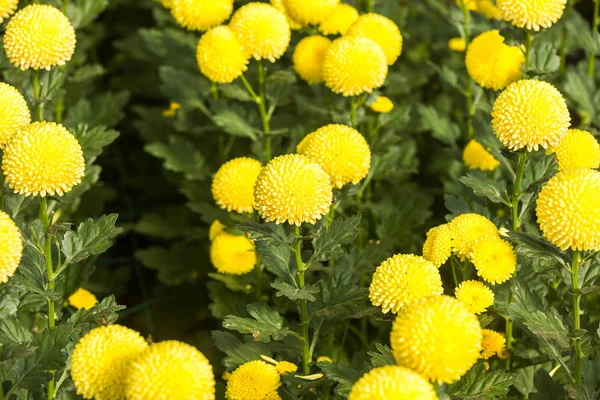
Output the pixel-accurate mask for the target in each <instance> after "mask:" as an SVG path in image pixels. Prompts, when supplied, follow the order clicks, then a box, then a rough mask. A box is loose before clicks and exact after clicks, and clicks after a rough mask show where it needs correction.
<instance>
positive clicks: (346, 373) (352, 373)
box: [317, 362, 362, 395]
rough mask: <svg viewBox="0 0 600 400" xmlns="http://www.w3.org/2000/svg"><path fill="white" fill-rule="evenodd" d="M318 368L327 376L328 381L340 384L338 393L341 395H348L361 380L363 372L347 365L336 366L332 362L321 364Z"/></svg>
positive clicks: (318, 364)
mask: <svg viewBox="0 0 600 400" xmlns="http://www.w3.org/2000/svg"><path fill="white" fill-rule="evenodd" d="M317 366H318V367H319V368H321V371H323V373H324V374H325V376H326V377H327V379H330V380H332V381H335V382H337V383H338V388H337V389H336V393H338V394H340V395H348V394H349V393H350V389H352V386H353V385H354V383H355V382H356V381H357V380H359V379H360V377H361V375H362V374H361V372H360V371H357V370H355V369H354V368H351V367H347V366H345V365H340V364H335V363H332V362H319V363H317Z"/></svg>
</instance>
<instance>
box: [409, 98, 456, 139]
mask: <svg viewBox="0 0 600 400" xmlns="http://www.w3.org/2000/svg"><path fill="white" fill-rule="evenodd" d="M418 110H419V115H420V116H421V124H422V125H423V128H424V129H426V130H429V131H431V135H432V136H433V137H434V138H436V139H438V140H439V141H440V142H442V143H445V144H449V145H454V144H455V143H456V140H457V139H458V138H459V137H460V130H459V129H458V126H457V125H456V124H455V123H453V122H452V121H451V120H450V119H449V118H447V117H445V116H444V115H441V114H440V113H438V111H437V110H436V109H435V108H434V107H431V106H424V105H419V107H418Z"/></svg>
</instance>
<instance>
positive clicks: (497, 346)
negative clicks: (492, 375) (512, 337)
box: [481, 329, 506, 360]
mask: <svg viewBox="0 0 600 400" xmlns="http://www.w3.org/2000/svg"><path fill="white" fill-rule="evenodd" d="M481 332H482V333H483V339H482V340H481V347H482V348H483V350H481V358H483V359H486V360H487V359H488V358H490V357H493V356H495V355H501V354H502V353H504V350H505V348H504V346H505V345H506V339H505V338H504V335H503V334H501V333H498V332H496V331H492V330H490V329H482V331H481Z"/></svg>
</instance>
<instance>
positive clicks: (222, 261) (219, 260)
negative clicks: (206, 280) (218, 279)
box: [210, 232, 256, 275]
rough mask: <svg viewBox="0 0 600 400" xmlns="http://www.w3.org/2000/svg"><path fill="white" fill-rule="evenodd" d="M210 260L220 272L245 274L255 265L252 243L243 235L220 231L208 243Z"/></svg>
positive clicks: (254, 252)
mask: <svg viewBox="0 0 600 400" xmlns="http://www.w3.org/2000/svg"><path fill="white" fill-rule="evenodd" d="M210 261H211V262H212V263H213V265H214V266H215V268H216V269H217V271H219V272H220V273H222V274H231V275H243V274H247V273H248V272H250V271H252V270H253V269H254V266H255V265H256V251H255V249H254V243H253V242H252V241H251V240H250V239H248V238H247V237H246V236H244V235H232V234H230V233H227V232H221V233H220V234H218V235H217V236H216V237H215V238H214V239H213V241H212V243H211V244H210Z"/></svg>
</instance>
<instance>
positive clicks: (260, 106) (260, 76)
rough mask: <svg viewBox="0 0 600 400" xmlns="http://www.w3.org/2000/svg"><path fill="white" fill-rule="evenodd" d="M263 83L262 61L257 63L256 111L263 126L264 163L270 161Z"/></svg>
mask: <svg viewBox="0 0 600 400" xmlns="http://www.w3.org/2000/svg"><path fill="white" fill-rule="evenodd" d="M265 82H266V72H265V69H264V67H263V64H262V61H258V85H259V86H258V96H259V100H260V101H259V102H258V111H259V112H260V119H261V121H262V125H263V132H264V133H265V162H267V163H268V162H269V161H271V135H270V133H271V125H270V122H271V117H270V116H269V114H268V113H267V97H266V96H265Z"/></svg>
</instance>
